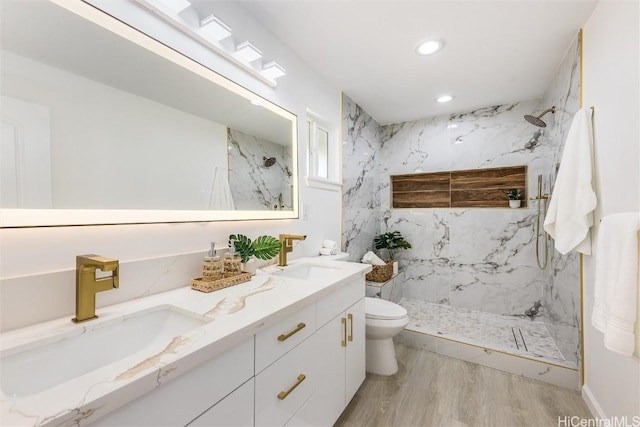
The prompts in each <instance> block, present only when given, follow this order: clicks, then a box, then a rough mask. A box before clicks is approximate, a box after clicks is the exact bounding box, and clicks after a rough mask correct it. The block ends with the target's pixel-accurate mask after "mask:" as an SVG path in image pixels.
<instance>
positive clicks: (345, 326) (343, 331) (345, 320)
mask: <svg viewBox="0 0 640 427" xmlns="http://www.w3.org/2000/svg"><path fill="white" fill-rule="evenodd" d="M340 320H342V336H343V338H344V339H343V340H342V346H343V347H346V346H347V319H345V318H344V317H343V318H342V319H340Z"/></svg>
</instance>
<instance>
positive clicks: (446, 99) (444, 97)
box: [436, 95, 453, 104]
mask: <svg viewBox="0 0 640 427" xmlns="http://www.w3.org/2000/svg"><path fill="white" fill-rule="evenodd" d="M452 99H453V96H451V95H442V96H441V97H439V98H438V99H436V102H439V103H441V104H442V103H443V102H449V101H451V100H452Z"/></svg>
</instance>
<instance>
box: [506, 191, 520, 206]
mask: <svg viewBox="0 0 640 427" xmlns="http://www.w3.org/2000/svg"><path fill="white" fill-rule="evenodd" d="M507 198H508V199H509V207H510V208H519V207H520V205H521V203H522V193H521V192H520V189H518V188H510V189H509V191H507Z"/></svg>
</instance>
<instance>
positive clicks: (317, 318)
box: [0, 259, 371, 426]
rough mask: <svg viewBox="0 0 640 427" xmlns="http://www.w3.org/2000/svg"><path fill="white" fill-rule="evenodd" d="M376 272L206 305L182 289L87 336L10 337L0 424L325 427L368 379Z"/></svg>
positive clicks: (322, 269) (319, 269)
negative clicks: (369, 307) (368, 315)
mask: <svg viewBox="0 0 640 427" xmlns="http://www.w3.org/2000/svg"><path fill="white" fill-rule="evenodd" d="M370 268H371V267H370V266H367V265H362V264H355V263H345V262H338V261H326V260H318V259H300V260H296V261H294V262H292V263H291V265H290V266H288V267H285V268H277V267H275V266H271V267H268V268H266V269H263V271H260V272H259V274H258V275H256V276H254V278H253V279H252V280H251V281H250V282H247V283H243V284H240V285H237V286H233V287H230V288H226V289H223V290H220V291H217V292H212V293H209V294H204V293H200V292H197V291H194V290H192V289H189V288H187V287H185V288H180V289H177V290H174V291H170V292H165V293H162V294H157V295H153V296H150V297H146V298H141V299H137V300H134V301H129V302H126V303H122V304H118V305H114V306H110V307H106V308H104V309H101V310H98V313H97V314H98V316H100V318H99V319H97V320H94V321H91V322H87V323H85V324H82V325H79V324H74V323H72V322H71V321H70V319H59V320H56V321H52V322H47V323H44V324H39V325H34V326H30V327H27V328H23V329H19V330H15V331H10V332H7V333H5V334H3V335H2V336H1V337H0V338H1V339H2V342H3V350H2V354H1V356H2V361H1V362H0V363H1V364H2V366H1V367H2V369H3V374H4V373H5V372H7V371H9V370H10V371H11V372H12V373H13V375H12V376H9V377H5V375H3V378H2V387H1V389H2V415H1V419H2V423H3V424H4V425H14V426H19V425H30V426H36V425H37V426H56V425H92V426H103V425H104V426H106V425H137V426H144V425H146V426H160V425H171V426H177V425H183V426H186V425H190V426H213V425H225V426H231V425H243V426H253V425H256V426H260V425H331V424H333V423H334V422H335V421H336V419H337V418H338V417H339V415H340V414H341V413H342V411H343V410H344V408H345V406H346V405H347V404H348V402H349V401H350V400H351V398H352V397H353V395H354V394H355V392H356V391H357V389H358V387H359V386H360V385H361V383H362V381H364V378H365V319H364V317H365V316H364V299H363V298H364V292H365V279H364V275H365V274H366V273H367V272H368V271H369V270H370ZM265 270H266V271H265ZM87 339H88V340H93V341H92V342H91V341H90V342H89V343H88V344H87V343H85V342H83V340H87ZM101 346H103V347H101ZM69 347H71V348H75V349H76V350H78V351H74V352H69V351H68V348H69ZM113 354H116V356H113V357H116V359H115V360H111V359H109V357H111V356H109V355H113ZM113 357H112V358H113ZM38 358H41V359H43V360H44V359H46V365H45V367H46V370H45V367H42V366H40V365H38V363H37V362H33V360H34V359H35V360H37V359H38ZM67 359H68V360H67ZM87 360H89V361H93V362H91V363H93V365H91V364H89V365H86V363H87V362H86V361H87ZM33 363H35V364H33ZM30 364H32V365H30ZM83 366H84V367H83ZM38 369H40V371H39V370H38ZM87 369H88V370H87ZM20 375H23V378H20ZM39 376H41V377H42V378H43V380H42V381H40V380H39ZM33 378H35V379H33ZM32 379H33V380H32ZM25 381H26V383H28V384H27V385H24V384H25Z"/></svg>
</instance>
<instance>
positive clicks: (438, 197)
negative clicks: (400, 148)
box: [391, 166, 527, 208]
mask: <svg viewBox="0 0 640 427" xmlns="http://www.w3.org/2000/svg"><path fill="white" fill-rule="evenodd" d="M526 182H527V167H526V166H509V167H502V168H490V169H472V170H464V171H448V172H434V173H416V174H409V175H392V176H391V200H392V204H391V206H392V207H393V208H449V207H453V208H458V207H459V208H469V207H476V208H505V207H508V206H509V202H508V200H507V195H506V193H507V190H508V189H510V188H518V189H520V191H521V192H522V194H523V200H522V206H523V207H526V205H527V188H526Z"/></svg>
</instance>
